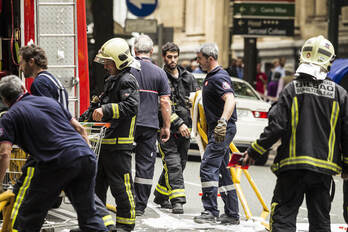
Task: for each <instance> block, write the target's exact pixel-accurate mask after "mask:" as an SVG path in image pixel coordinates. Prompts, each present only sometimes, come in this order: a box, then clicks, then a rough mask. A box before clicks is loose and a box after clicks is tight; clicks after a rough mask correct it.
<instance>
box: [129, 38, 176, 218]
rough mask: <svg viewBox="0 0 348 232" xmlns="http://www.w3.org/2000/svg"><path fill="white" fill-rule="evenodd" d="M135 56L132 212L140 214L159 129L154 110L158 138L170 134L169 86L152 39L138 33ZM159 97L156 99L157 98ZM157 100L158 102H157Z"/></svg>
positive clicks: (145, 196) (148, 189)
mask: <svg viewBox="0 0 348 232" xmlns="http://www.w3.org/2000/svg"><path fill="white" fill-rule="evenodd" d="M134 52H135V55H136V59H137V60H138V61H139V62H140V65H141V67H140V69H135V68H132V70H131V73H132V74H133V75H134V76H135V78H136V79H137V81H138V84H139V92H140V105H139V112H138V117H137V126H136V131H135V142H136V147H135V170H136V171H135V179H134V189H135V203H136V206H135V213H136V215H137V216H141V215H143V214H144V211H145V208H146V205H147V201H148V199H149V196H150V193H151V187H152V180H153V174H154V168H155V162H156V139H157V130H158V129H159V121H158V113H159V112H158V109H159V105H160V110H161V115H162V118H163V123H162V128H161V130H160V137H161V140H162V141H163V142H166V141H168V139H169V136H170V114H171V106H170V99H169V96H170V88H169V84H168V79H167V75H166V73H165V72H164V71H163V69H161V68H159V67H158V66H156V65H154V64H153V63H152V61H151V58H150V57H151V54H152V52H153V42H152V40H151V38H150V37H149V36H147V35H140V36H138V37H137V38H136V39H135V41H134ZM158 100H159V101H158ZM158 102H160V104H158Z"/></svg>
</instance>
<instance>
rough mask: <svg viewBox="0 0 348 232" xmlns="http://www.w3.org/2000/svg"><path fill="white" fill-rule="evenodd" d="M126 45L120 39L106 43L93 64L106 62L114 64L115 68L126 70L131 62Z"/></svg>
mask: <svg viewBox="0 0 348 232" xmlns="http://www.w3.org/2000/svg"><path fill="white" fill-rule="evenodd" d="M133 59H134V58H133V56H132V55H131V53H130V50H129V46H128V43H127V42H126V41H125V40H124V39H121V38H113V39H110V40H108V41H106V42H105V43H104V44H103V46H102V47H101V48H100V50H99V52H98V54H97V55H96V56H95V58H94V62H97V63H100V64H104V63H105V61H106V60H112V61H114V62H115V65H116V68H117V69H118V70H122V69H124V68H127V67H128V66H129V65H130V64H131V63H132V61H133Z"/></svg>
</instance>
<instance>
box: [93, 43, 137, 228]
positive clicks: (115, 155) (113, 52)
mask: <svg viewBox="0 0 348 232" xmlns="http://www.w3.org/2000/svg"><path fill="white" fill-rule="evenodd" d="M94 61H95V62H97V63H101V64H103V65H104V69H106V70H107V72H108V73H109V74H110V76H109V77H107V79H106V80H105V85H104V92H103V94H102V96H101V99H100V102H101V107H100V108H97V109H95V110H94V112H93V114H92V117H93V120H95V121H103V122H110V123H111V126H110V128H108V129H107V130H106V133H105V138H104V139H103V140H102V146H101V151H100V154H99V160H98V172H97V177H96V188H95V192H96V194H97V196H98V197H99V198H100V199H101V200H102V201H103V203H104V204H106V193H107V189H108V187H110V190H111V193H112V195H113V197H114V198H115V201H116V205H117V213H116V228H117V231H131V230H133V229H134V226H135V202H134V186H133V179H132V173H131V171H132V170H131V166H132V165H131V164H132V156H131V152H132V150H133V142H134V131H135V130H134V129H135V122H136V115H137V111H138V104H139V87H138V83H137V80H136V79H135V77H134V76H133V75H132V74H131V73H130V69H131V67H130V66H131V65H135V64H137V63H138V62H137V61H135V60H134V58H133V57H132V56H131V53H130V50H129V46H128V44H127V42H126V41H125V40H123V39H121V38H113V39H110V40H108V41H107V42H106V43H104V45H103V46H102V47H101V49H100V50H99V52H98V54H97V55H96V57H95V59H94Z"/></svg>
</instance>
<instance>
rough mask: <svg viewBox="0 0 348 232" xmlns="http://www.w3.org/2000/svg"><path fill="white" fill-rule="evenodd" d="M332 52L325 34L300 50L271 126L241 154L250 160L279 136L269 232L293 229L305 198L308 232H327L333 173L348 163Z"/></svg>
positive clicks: (347, 135) (345, 98)
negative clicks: (332, 71)
mask: <svg viewBox="0 0 348 232" xmlns="http://www.w3.org/2000/svg"><path fill="white" fill-rule="evenodd" d="M334 58H335V50H334V47H333V46H332V44H331V43H330V41H328V40H327V39H325V38H324V37H323V36H317V37H312V38H310V39H308V40H307V41H306V42H305V43H304V45H303V46H302V49H301V57H300V66H299V67H298V69H297V70H296V74H295V75H296V79H295V80H293V81H292V82H290V83H289V84H288V85H287V86H286V87H285V88H284V89H283V91H282V92H281V93H280V96H279V98H278V102H277V103H276V104H275V105H274V106H273V107H272V108H271V110H270V111H269V124H268V126H267V127H266V128H265V129H264V132H263V133H262V134H261V136H260V137H259V139H258V140H256V141H255V142H254V143H252V145H251V146H250V147H249V148H248V150H247V151H246V152H245V157H244V160H243V162H244V164H245V163H248V164H252V163H253V162H254V161H255V160H257V159H258V158H259V157H261V156H262V155H263V154H264V153H265V152H266V150H268V149H269V148H270V147H271V146H272V145H273V144H274V143H275V142H277V141H278V140H279V139H280V140H281V145H280V146H279V148H278V151H277V155H276V157H275V159H274V163H273V165H272V166H271V169H272V171H273V172H274V173H275V175H276V176H277V182H276V186H275V189H274V193H273V198H272V204H271V217H270V227H271V231H273V232H278V231H296V216H297V213H298V210H299V207H300V206H301V204H302V202H303V199H304V197H306V204H307V209H308V221H309V231H310V232H314V231H316V232H318V231H321V232H324V231H325V232H329V231H331V229H330V228H331V226H330V208H331V201H332V199H333V193H332V192H331V194H330V188H332V187H331V185H334V181H333V179H332V175H336V174H338V173H340V172H341V171H342V169H343V170H346V169H347V167H348V159H347V154H348V120H347V118H348V95H347V92H346V90H344V88H342V87H341V86H339V85H337V84H336V83H334V82H333V81H331V80H330V79H327V78H326V77H327V73H328V71H329V68H330V65H331V63H332V62H333V60H334Z"/></svg>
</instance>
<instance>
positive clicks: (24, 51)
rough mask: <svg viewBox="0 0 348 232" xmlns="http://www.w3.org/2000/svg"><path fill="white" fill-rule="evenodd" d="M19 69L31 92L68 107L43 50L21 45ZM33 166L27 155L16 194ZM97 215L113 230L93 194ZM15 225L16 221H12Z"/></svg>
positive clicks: (99, 202) (108, 217) (103, 207)
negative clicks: (31, 81) (29, 84)
mask: <svg viewBox="0 0 348 232" xmlns="http://www.w3.org/2000/svg"><path fill="white" fill-rule="evenodd" d="M19 69H20V71H21V72H22V73H23V76H24V78H30V77H34V81H33V83H32V84H31V86H30V92H31V94H33V95H35V96H46V97H51V98H53V99H55V100H57V101H58V102H59V103H60V104H61V105H62V107H63V108H64V109H65V110H69V109H68V92H67V91H66V89H65V88H64V86H63V85H62V84H61V82H60V81H59V80H58V79H57V78H55V77H54V76H53V75H52V74H51V73H50V72H48V71H47V56H46V53H45V51H44V50H43V49H42V48H41V47H39V46H37V45H34V44H31V45H27V46H24V47H21V49H20V50H19ZM29 166H31V167H34V166H35V161H34V160H33V159H32V158H31V157H30V156H29V157H28V159H27V161H26V163H25V165H24V166H23V168H22V173H23V174H22V175H21V177H20V179H19V180H18V181H17V182H16V184H15V186H14V188H13V192H14V193H15V194H16V195H17V193H18V192H19V191H21V190H20V188H24V187H25V186H23V185H22V184H23V181H24V180H25V178H26V173H27V168H28V167H29ZM95 199H96V202H95V203H96V207H97V212H98V215H99V216H101V217H102V218H103V221H104V224H105V226H107V228H108V229H109V231H115V228H114V225H115V222H114V221H113V220H112V217H111V215H109V212H108V210H107V209H106V207H105V206H104V205H103V204H102V202H101V201H100V199H99V198H98V197H97V196H95ZM61 201H62V197H59V198H58V200H57V203H55V206H54V207H59V206H60V203H61ZM13 224H14V227H16V222H14V223H13ZM70 231H71V232H74V231H80V229H73V230H70Z"/></svg>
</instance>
